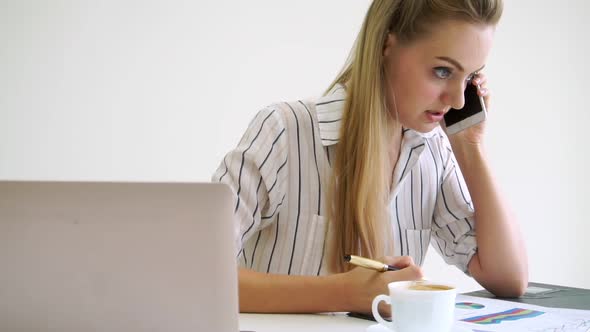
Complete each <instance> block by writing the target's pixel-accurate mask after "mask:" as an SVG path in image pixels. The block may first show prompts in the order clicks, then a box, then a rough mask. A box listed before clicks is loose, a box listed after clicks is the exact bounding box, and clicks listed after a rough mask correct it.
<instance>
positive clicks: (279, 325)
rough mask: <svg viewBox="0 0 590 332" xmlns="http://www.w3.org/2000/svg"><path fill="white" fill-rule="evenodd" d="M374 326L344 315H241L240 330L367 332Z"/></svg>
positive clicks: (366, 321)
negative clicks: (369, 327) (368, 328)
mask: <svg viewBox="0 0 590 332" xmlns="http://www.w3.org/2000/svg"><path fill="white" fill-rule="evenodd" d="M373 324H375V322H372V321H368V320H364V319H359V318H353V317H348V316H346V315H344V314H319V315H295V314H289V315H278V314H240V330H242V331H255V332H332V331H334V332H365V331H366V330H367V327H368V326H370V325H373Z"/></svg>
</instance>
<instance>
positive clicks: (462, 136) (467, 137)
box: [449, 72, 490, 145]
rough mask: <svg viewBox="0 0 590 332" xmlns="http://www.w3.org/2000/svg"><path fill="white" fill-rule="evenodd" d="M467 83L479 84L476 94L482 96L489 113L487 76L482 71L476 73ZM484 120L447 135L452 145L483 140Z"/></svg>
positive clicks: (477, 142)
mask: <svg viewBox="0 0 590 332" xmlns="http://www.w3.org/2000/svg"><path fill="white" fill-rule="evenodd" d="M468 84H473V85H475V86H479V88H478V90H477V94H478V95H479V96H481V97H483V100H484V104H485V106H486V110H487V112H488V113H489V111H490V91H489V90H488V87H487V77H486V75H485V74H484V73H481V72H480V73H478V74H477V75H476V76H475V77H474V78H473V80H472V81H471V82H469V83H468ZM485 123H486V121H482V122H480V123H478V124H476V125H474V126H471V127H469V128H467V129H465V130H462V131H460V132H458V133H456V134H453V135H449V140H450V141H451V144H452V145H455V144H456V143H467V144H474V145H479V144H481V143H482V141H483V136H484V129H485Z"/></svg>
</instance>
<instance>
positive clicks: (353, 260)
mask: <svg viewBox="0 0 590 332" xmlns="http://www.w3.org/2000/svg"><path fill="white" fill-rule="evenodd" d="M344 260H345V261H347V262H348V263H350V264H352V265H356V266H361V267H364V268H367V269H372V270H376V271H380V272H385V271H398V270H399V269H398V268H397V267H394V266H391V265H387V264H385V263H381V262H378V261H375V260H372V259H368V258H365V257H360V256H355V255H345V256H344Z"/></svg>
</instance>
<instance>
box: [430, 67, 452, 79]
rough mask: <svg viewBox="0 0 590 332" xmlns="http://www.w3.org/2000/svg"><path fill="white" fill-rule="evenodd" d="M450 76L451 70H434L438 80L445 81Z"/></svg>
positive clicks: (437, 68) (442, 68)
mask: <svg viewBox="0 0 590 332" xmlns="http://www.w3.org/2000/svg"><path fill="white" fill-rule="evenodd" d="M451 74H452V72H451V70H450V69H449V68H447V67H436V68H434V75H435V76H436V77H438V78H440V79H447V78H449V77H450V76H451Z"/></svg>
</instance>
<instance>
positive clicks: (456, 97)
mask: <svg viewBox="0 0 590 332" xmlns="http://www.w3.org/2000/svg"><path fill="white" fill-rule="evenodd" d="M466 84H471V83H470V82H469V83H464V84H461V85H460V86H459V87H452V88H449V89H448V90H447V91H446V92H445V94H444V96H443V102H444V103H445V104H446V105H449V106H451V107H452V108H455V109H461V108H463V106H464V105H465V88H466Z"/></svg>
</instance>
